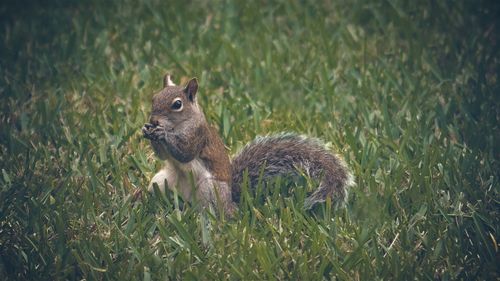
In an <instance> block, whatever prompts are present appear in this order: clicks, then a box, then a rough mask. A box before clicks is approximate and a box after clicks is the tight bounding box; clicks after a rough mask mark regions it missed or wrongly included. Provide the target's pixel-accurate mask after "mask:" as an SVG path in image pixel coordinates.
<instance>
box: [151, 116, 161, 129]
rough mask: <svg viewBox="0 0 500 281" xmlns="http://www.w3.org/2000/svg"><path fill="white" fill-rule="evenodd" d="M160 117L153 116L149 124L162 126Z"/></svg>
mask: <svg viewBox="0 0 500 281" xmlns="http://www.w3.org/2000/svg"><path fill="white" fill-rule="evenodd" d="M158 119H159V118H158V117H156V116H151V118H149V123H150V124H151V125H153V126H155V127H156V126H158V125H159V124H160V122H159V121H158Z"/></svg>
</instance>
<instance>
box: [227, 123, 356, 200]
mask: <svg viewBox="0 0 500 281" xmlns="http://www.w3.org/2000/svg"><path fill="white" fill-rule="evenodd" d="M231 166H232V197H233V201H235V202H239V200H240V196H241V184H242V181H243V175H244V174H245V171H246V172H247V173H248V181H249V183H250V186H252V187H254V186H255V185H256V184H257V182H258V180H259V178H263V179H264V180H265V179H269V178H271V177H274V176H282V175H297V174H299V173H300V171H304V172H305V173H306V174H307V175H308V176H309V177H311V178H312V179H315V180H318V181H320V184H319V187H318V188H317V189H316V190H315V191H314V192H313V193H312V194H311V195H310V196H309V197H307V198H306V200H305V202H304V207H305V208H306V209H310V208H312V207H313V206H314V205H315V204H316V203H319V202H324V201H325V200H326V198H327V197H331V198H332V203H334V205H337V206H338V205H341V204H342V203H344V202H345V201H346V200H347V192H348V188H349V186H351V185H352V184H353V179H352V175H351V173H350V171H349V169H348V168H347V165H346V164H345V163H344V161H343V160H342V159H341V158H339V157H338V156H336V155H335V154H332V153H331V152H329V151H328V150H327V149H326V148H325V145H324V144H323V143H322V142H321V141H320V140H318V139H314V138H308V137H304V136H300V135H296V134H291V133H287V134H280V135H272V136H266V137H258V138H256V139H255V140H254V141H253V142H251V143H249V144H248V145H246V146H245V147H244V148H243V149H242V150H241V152H240V153H239V154H238V155H237V156H236V157H235V158H234V159H233V161H232V165H231ZM262 169H263V170H262ZM262 171H263V175H262Z"/></svg>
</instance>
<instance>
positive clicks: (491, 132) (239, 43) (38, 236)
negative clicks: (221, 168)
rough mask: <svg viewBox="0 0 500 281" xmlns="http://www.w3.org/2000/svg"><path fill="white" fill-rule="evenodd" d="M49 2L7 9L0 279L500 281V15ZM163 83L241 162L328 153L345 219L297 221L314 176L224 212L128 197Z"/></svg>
mask: <svg viewBox="0 0 500 281" xmlns="http://www.w3.org/2000/svg"><path fill="white" fill-rule="evenodd" d="M44 2H46V3H43V4H42V3H31V2H29V1H24V2H23V1H21V2H15V1H7V2H2V4H0V21H1V22H2V25H1V33H0V53H1V54H2V55H1V57H0V62H1V67H0V94H1V97H0V107H1V113H0V151H1V154H0V170H1V175H0V279H6V280H24V279H26V280H28V279H35V280H61V279H69V280H83V279H85V280H96V279H97V280H107V279H113V280H157V279H188V280H190V279H203V280H206V279H209V280H219V279H231V280H234V279H247V280H250V279H253V280H262V279H264V280H265V279H280V280H282V279H298V280H306V279H308V280H318V279H339V280H392V279H396V280H410V279H418V280H421V279H438V280H455V279H461V280H495V279H498V278H499V274H498V257H499V251H498V241H499V239H500V237H499V233H500V232H499V218H500V214H499V173H498V171H499V168H500V167H499V155H500V151H499V145H498V144H499V143H500V131H499V128H498V126H499V118H500V117H499V116H500V112H499V108H500V99H499V95H498V93H499V92H500V87H499V82H498V81H499V73H500V71H499V70H500V69H499V65H500V64H499V57H500V56H499V42H500V37H499V36H498V34H500V26H499V22H498V14H499V12H500V9H499V8H500V7H499V5H498V3H495V2H494V1H458V2H450V1H414V2H413V1H398V0H394V1H362V0H355V1H343V0H338V1H294V0H292V1H272V3H268V2H269V1H224V0H216V1H189V2H186V1H168V3H167V2H164V1H154V0H145V1H140V2H138V3H137V2H136V1H120V2H119V1H115V2H113V3H107V1H106V3H104V1H87V2H85V3H79V2H78V1H44ZM417 2H418V3H417ZM166 71H170V72H172V73H174V74H175V76H176V80H177V81H178V82H181V81H182V82H185V81H187V80H188V79H189V78H191V77H193V76H196V77H198V78H199V81H200V83H201V85H200V89H201V90H200V91H201V92H200V94H199V100H200V103H201V104H202V106H203V108H204V111H205V113H206V115H207V118H208V119H209V120H210V122H211V123H212V124H215V125H217V126H218V128H219V131H220V135H221V136H222V137H223V140H224V142H225V143H226V144H227V145H228V146H229V147H230V148H231V153H232V154H234V153H236V151H237V150H238V149H239V148H241V147H242V146H243V145H244V144H245V143H247V142H248V141H250V140H251V139H253V138H254V137H255V136H256V135H260V134H266V133H270V132H280V131H296V132H299V133H304V134H308V135H311V136H315V137H320V138H322V139H324V140H325V141H326V142H328V143H329V145H330V146H331V147H332V148H334V149H335V150H336V151H337V152H338V153H339V154H341V155H343V156H344V158H345V159H346V161H347V162H348V164H349V166H350V167H351V168H352V170H353V173H354V175H355V177H356V183H357V185H356V187H355V188H353V189H352V190H351V192H350V198H349V201H348V205H347V207H346V208H344V209H339V210H334V209H332V207H331V204H330V203H327V204H324V205H322V206H320V207H318V208H316V209H315V210H313V211H312V212H305V211H303V210H302V209H301V208H300V206H301V205H300V203H299V201H300V198H301V196H302V197H303V196H304V192H305V191H304V189H303V188H300V187H301V186H302V185H307V182H299V183H297V184H295V185H294V186H292V188H294V190H295V189H296V194H295V195H292V196H286V194H281V193H278V192H275V191H273V190H269V191H264V192H267V193H266V194H267V195H268V196H269V198H270V199H268V200H264V201H262V202H261V201H259V200H256V198H253V197H252V196H250V195H246V196H244V200H243V202H242V203H241V205H240V212H239V213H238V214H237V215H236V218H235V219H233V220H222V219H220V218H216V217H211V216H205V215H203V214H200V212H198V211H197V209H196V207H195V206H189V205H184V207H181V206H180V205H181V204H182V202H181V200H180V199H179V198H177V197H176V196H175V194H171V193H168V194H166V195H158V196H154V194H153V195H149V194H146V195H145V197H144V198H143V200H139V201H137V202H133V200H132V197H133V196H132V195H133V194H134V192H135V191H136V190H138V189H145V188H146V186H147V184H148V181H149V179H150V178H151V177H152V175H153V174H154V172H155V171H156V170H158V169H159V167H160V165H161V163H159V161H158V160H157V159H155V157H154V155H153V153H152V150H151V148H150V147H149V145H148V142H147V141H146V140H145V139H143V138H142V137H141V133H140V128H141V126H142V125H143V123H144V122H146V120H147V118H148V114H149V111H150V106H151V104H150V98H151V96H152V94H153V93H154V92H155V91H158V90H159V89H160V87H161V78H162V75H163V74H164V73H165V72H166ZM275 184H276V185H278V188H277V190H279V189H280V186H279V185H280V184H281V183H280V181H278V182H276V183H275Z"/></svg>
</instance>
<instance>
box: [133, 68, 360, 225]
mask: <svg viewBox="0 0 500 281" xmlns="http://www.w3.org/2000/svg"><path fill="white" fill-rule="evenodd" d="M197 92H198V82H197V80H196V78H193V79H191V80H190V81H189V82H188V83H187V84H186V86H184V87H182V86H177V85H175V84H174V83H173V82H172V80H171V76H170V75H169V74H166V75H165V76H164V79H163V89H162V90H161V91H160V92H158V93H156V94H155V95H154V96H153V99H152V112H151V116H150V120H149V123H146V124H145V125H144V127H143V128H142V132H143V135H144V137H145V138H147V139H149V140H150V142H151V146H152V148H153V150H154V152H155V154H156V156H157V157H158V158H160V159H161V160H164V161H165V166H164V167H163V168H162V169H161V170H160V171H159V172H158V173H157V174H156V175H154V177H153V178H152V180H151V183H150V184H149V187H148V190H149V191H152V190H153V185H154V184H157V185H158V188H159V189H160V191H161V192H164V191H165V185H167V187H168V188H170V189H173V188H177V191H178V192H179V193H180V195H181V196H182V197H183V199H184V200H187V201H190V200H193V199H196V200H198V202H200V203H201V205H202V206H203V207H209V206H213V207H216V206H221V207H222V208H223V210H224V212H225V213H226V214H228V215H229V216H232V215H233V213H234V211H235V210H236V209H237V203H238V202H239V200H240V196H241V185H242V182H243V180H244V175H247V177H248V182H249V185H250V187H254V186H256V184H257V183H258V181H259V179H264V180H265V179H269V178H272V177H274V176H279V175H290V174H292V175H298V174H300V173H301V171H302V172H305V173H306V175H308V176H309V177H311V178H313V179H315V180H317V181H318V182H319V187H318V188H317V189H316V190H315V191H313V193H312V194H311V195H310V196H309V197H307V198H306V199H305V202H304V207H305V208H306V209H310V208H312V207H313V206H314V205H315V204H316V203H319V202H324V201H325V200H326V198H327V197H331V198H332V202H333V203H334V204H335V205H339V204H342V203H343V202H345V201H346V199H347V192H348V188H349V187H350V186H351V185H353V183H354V182H353V177H352V174H351V172H350V171H349V169H348V168H347V165H346V164H345V162H344V161H343V160H342V159H341V158H339V157H338V156H336V155H335V154H332V153H331V152H329V151H328V150H327V149H326V148H325V145H324V144H323V143H322V142H321V141H320V140H318V139H315V138H309V137H304V136H301V135H297V134H294V133H281V134H277V135H269V136H264V137H257V138H256V139H255V140H254V141H252V142H250V143H249V144H247V145H246V146H245V147H244V148H243V149H242V150H241V151H240V153H238V154H237V155H236V156H235V157H234V158H233V159H232V161H231V160H230V159H229V156H228V154H227V152H226V148H225V146H224V144H223V142H222V139H221V138H220V137H219V135H218V132H217V130H216V129H215V128H214V127H212V126H210V125H209V124H208V122H207V120H206V118H205V115H204V113H203V111H202V109H201V108H200V106H199V104H198V102H197V99H196V97H197Z"/></svg>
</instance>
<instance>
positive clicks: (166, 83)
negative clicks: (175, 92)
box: [163, 73, 175, 88]
mask: <svg viewBox="0 0 500 281" xmlns="http://www.w3.org/2000/svg"><path fill="white" fill-rule="evenodd" d="M172 77H173V76H172V75H170V74H169V73H167V74H165V76H164V77H163V88H166V87H168V86H175V84H174V82H172V79H171V78H172Z"/></svg>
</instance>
